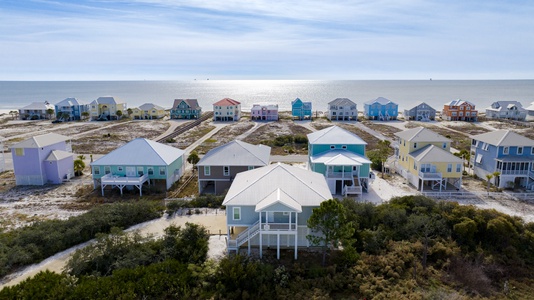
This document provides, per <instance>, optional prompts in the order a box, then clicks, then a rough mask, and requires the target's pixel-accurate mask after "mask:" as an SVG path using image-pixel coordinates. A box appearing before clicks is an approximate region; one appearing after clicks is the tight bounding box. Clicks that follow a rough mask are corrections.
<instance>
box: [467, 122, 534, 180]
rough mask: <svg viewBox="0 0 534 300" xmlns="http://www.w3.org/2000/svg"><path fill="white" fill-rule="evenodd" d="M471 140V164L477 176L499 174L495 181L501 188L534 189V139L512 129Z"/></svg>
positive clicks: (485, 134) (474, 137)
mask: <svg viewBox="0 0 534 300" xmlns="http://www.w3.org/2000/svg"><path fill="white" fill-rule="evenodd" d="M471 138H472V140H471V164H472V165H473V170H474V172H475V174H476V175H477V176H478V177H480V178H482V179H485V178H486V175H488V174H493V173H495V172H499V175H498V176H496V177H494V178H493V179H492V181H493V183H494V184H495V185H496V186H498V187H500V188H507V187H509V188H511V187H523V188H527V189H530V190H532V189H534V140H531V139H529V138H526V137H524V136H522V135H519V134H517V133H515V132H513V131H510V130H497V131H493V132H487V133H483V134H479V135H475V136H472V137H471Z"/></svg>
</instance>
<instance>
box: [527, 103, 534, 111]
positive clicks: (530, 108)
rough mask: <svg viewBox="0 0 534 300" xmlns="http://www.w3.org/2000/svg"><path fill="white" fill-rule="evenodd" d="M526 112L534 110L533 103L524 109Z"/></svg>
mask: <svg viewBox="0 0 534 300" xmlns="http://www.w3.org/2000/svg"><path fill="white" fill-rule="evenodd" d="M525 109H526V110H534V102H532V103H530V105H529V106H528V107H526V108H525Z"/></svg>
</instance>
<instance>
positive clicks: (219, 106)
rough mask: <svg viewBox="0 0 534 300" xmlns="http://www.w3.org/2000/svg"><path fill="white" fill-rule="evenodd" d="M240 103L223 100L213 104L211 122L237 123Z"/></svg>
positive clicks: (239, 115)
mask: <svg viewBox="0 0 534 300" xmlns="http://www.w3.org/2000/svg"><path fill="white" fill-rule="evenodd" d="M239 119H241V102H238V101H236V100H234V99H230V98H224V99H221V100H219V101H217V102H215V103H213V121H239Z"/></svg>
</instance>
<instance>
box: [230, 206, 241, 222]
mask: <svg viewBox="0 0 534 300" xmlns="http://www.w3.org/2000/svg"><path fill="white" fill-rule="evenodd" d="M232 219H234V220H236V221H239V220H241V207H234V208H233V209H232Z"/></svg>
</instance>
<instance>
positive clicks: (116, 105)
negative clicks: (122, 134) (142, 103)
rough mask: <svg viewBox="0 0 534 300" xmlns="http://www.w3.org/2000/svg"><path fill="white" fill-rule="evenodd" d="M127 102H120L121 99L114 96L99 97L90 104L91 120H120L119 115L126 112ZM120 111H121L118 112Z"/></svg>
mask: <svg viewBox="0 0 534 300" xmlns="http://www.w3.org/2000/svg"><path fill="white" fill-rule="evenodd" d="M127 109H128V108H127V107H126V103H120V100H119V99H117V98H116V97H113V96H104V97H99V98H98V99H96V100H93V102H91V103H90V104H89V113H90V115H91V120H98V121H107V120H118V119H120V116H119V115H124V114H126V113H127V112H126V110H127ZM118 111H120V113H117V112H118Z"/></svg>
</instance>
